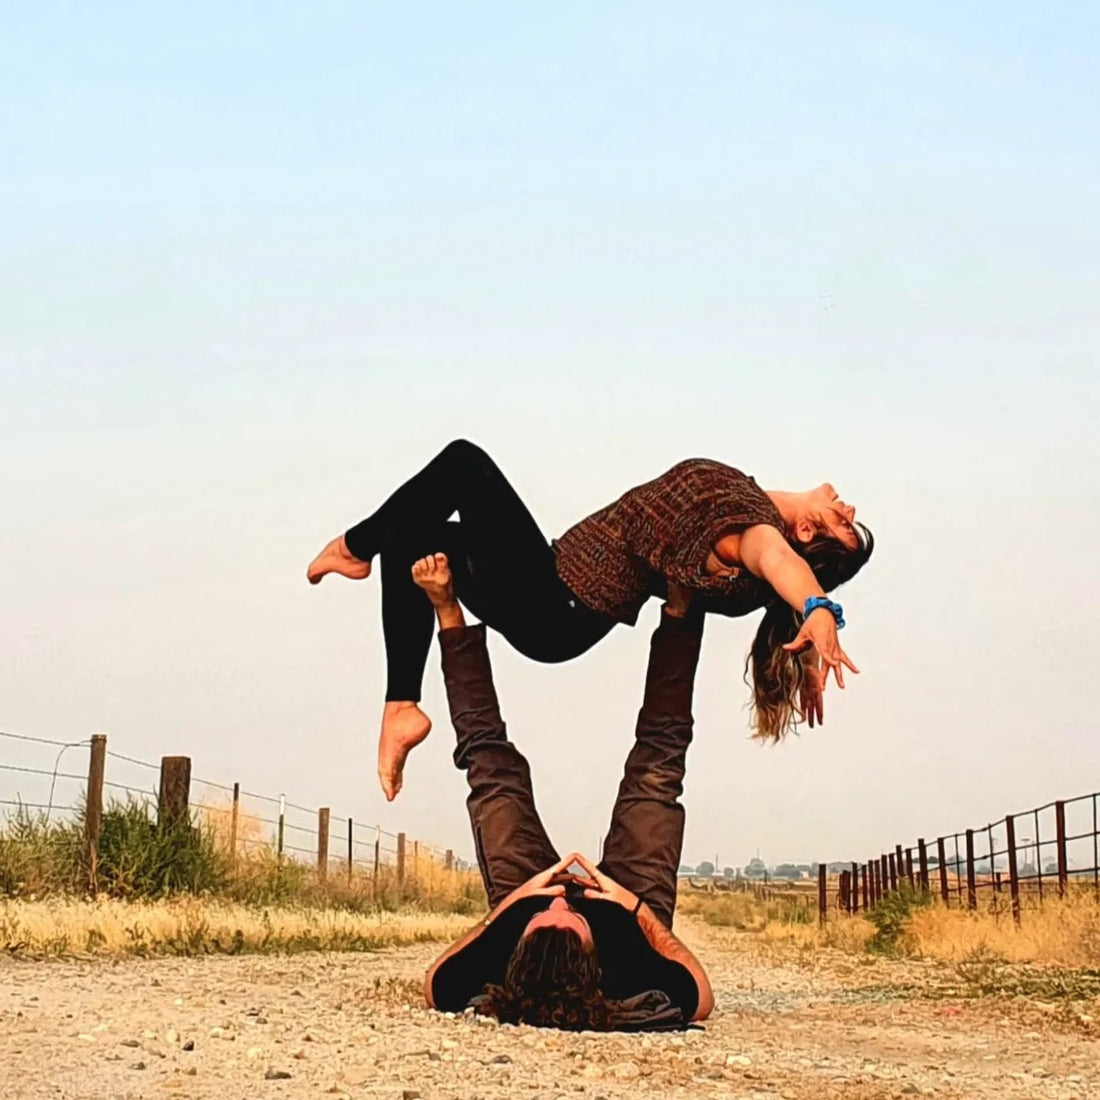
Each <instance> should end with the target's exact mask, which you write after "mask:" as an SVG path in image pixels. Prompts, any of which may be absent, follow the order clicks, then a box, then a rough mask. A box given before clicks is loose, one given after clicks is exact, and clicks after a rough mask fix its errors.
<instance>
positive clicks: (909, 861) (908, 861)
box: [905, 848, 917, 890]
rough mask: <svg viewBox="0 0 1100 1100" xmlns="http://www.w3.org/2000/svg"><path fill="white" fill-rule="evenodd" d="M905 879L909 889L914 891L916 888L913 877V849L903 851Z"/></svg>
mask: <svg viewBox="0 0 1100 1100" xmlns="http://www.w3.org/2000/svg"><path fill="white" fill-rule="evenodd" d="M905 877H906V878H907V879H908V880H909V889H910V890H915V889H916V887H917V882H916V879H915V878H914V877H913V849H912V848H906V849H905Z"/></svg>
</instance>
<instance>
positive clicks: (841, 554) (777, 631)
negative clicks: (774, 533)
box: [745, 523, 875, 742]
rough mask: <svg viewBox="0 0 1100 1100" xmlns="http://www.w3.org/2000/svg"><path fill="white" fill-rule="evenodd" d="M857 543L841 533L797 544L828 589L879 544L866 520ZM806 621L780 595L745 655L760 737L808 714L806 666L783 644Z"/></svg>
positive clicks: (790, 728)
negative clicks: (804, 706)
mask: <svg viewBox="0 0 1100 1100" xmlns="http://www.w3.org/2000/svg"><path fill="white" fill-rule="evenodd" d="M856 533H857V535H858V537H859V547H858V548H857V549H855V550H851V549H849V548H848V547H847V546H845V545H844V543H842V542H841V541H840V540H839V539H834V538H828V537H825V536H819V537H818V538H815V539H814V540H813V541H812V542H809V543H805V544H802V545H796V546H795V549H796V550H797V551H798V553H799V554H800V555H801V556H802V557H803V558H805V559H806V561H807V562H808V563H809V565H810V568H811V569H812V570H813V571H814V576H815V577H817V582H818V584H820V585H821V587H822V588H823V589H824V590H825V591H826V592H832V591H833V590H834V589H836V588H839V587H840V585H842V584H843V583H844V582H845V581H850V580H851V579H852V578H853V577H854V576H855V575H856V574H857V573H858V572H859V571H860V570H861V569H862V568H863V567H864V565H866V564H867V559H868V558H869V557H870V556H871V552H872V551H873V550H874V548H875V539H874V536H873V535H872V534H871V532H870V531H869V530H868V529H867V528H866V527H864V526H863V524H862V523H858V524H856ZM801 627H802V616H801V615H800V614H799V613H798V612H797V611H795V610H794V609H793V608H792V607H790V606H789V605H788V604H786V603H785V602H784V601H783V600H781V599H779V597H775V598H774V599H773V600H772V601H771V602H770V603H769V604H768V605H767V609H766V610H765V612H764V618H763V619H762V620H761V622H760V626H759V627H758V628H757V631H756V637H755V638H754V639H753V642H752V648H751V649H750V650H749V655H748V658H747V659H746V661H745V679H746V682H748V681H749V679H750V676H751V683H752V691H753V701H752V723H751V724H752V727H753V737H756V738H758V739H759V740H761V741H772V742H775V741H781V740H782V739H783V738H784V737H786V735H787V734H788V733H791V732H794V731H796V730H797V728H798V723H799V722H801V721H803V720H804V719H805V715H804V714H803V713H802V705H801V700H800V698H799V696H800V693H801V690H802V681H803V680H804V679H805V672H804V671H803V668H802V661H801V658H800V656H799V654H797V653H788V652H787V650H785V649H784V648H783V646H784V645H786V644H787V643H789V642H793V641H794V639H795V636H796V635H797V634H798V632H799V630H800V629H801Z"/></svg>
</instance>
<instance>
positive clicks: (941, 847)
mask: <svg viewBox="0 0 1100 1100" xmlns="http://www.w3.org/2000/svg"><path fill="white" fill-rule="evenodd" d="M936 859H938V860H939V861H940V897H941V898H942V899H943V903H944V905H950V904H951V888H950V886H949V885H948V882H947V846H946V844H945V843H944V839H943V837H942V836H939V837H936Z"/></svg>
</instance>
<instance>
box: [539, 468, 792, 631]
mask: <svg viewBox="0 0 1100 1100" xmlns="http://www.w3.org/2000/svg"><path fill="white" fill-rule="evenodd" d="M760 523H767V524H770V525H771V526H773V527H777V528H779V530H780V531H784V530H785V528H784V525H783V519H782V517H781V516H780V514H779V511H778V510H777V509H776V507H775V505H774V504H773V503H772V502H771V500H770V498H769V497H768V496H767V494H766V493H765V492H764V490H763V489H761V488H760V486H759V485H757V484H756V481H755V480H754V479H753V478H751V477H749V476H748V475H747V474H743V473H742V472H741V471H740V470H735V469H734V468H733V467H732V466H726V465H724V464H723V463H721V462H715V461H713V460H711V459H707V458H691V459H687V460H686V461H684V462H679V463H677V464H676V465H675V466H673V467H672V469H671V470H669V471H668V472H667V473H664V474H662V475H661V476H660V477H658V478H654V480H653V481H647V482H646V483H645V484H644V485H639V486H637V487H636V488H634V489H630V490H628V491H627V492H626V493H624V494H623V495H622V496H621V497H620V498H619V499H618V500H617V501H615V503H614V504H609V505H608V506H607V507H606V508H603V509H601V510H600V511H598V512H595V513H594V514H593V515H591V516H589V517H588V518H587V519H583V520H581V522H580V523H578V524H576V525H575V526H573V527H571V528H570V529H569V530H568V531H566V532H565V534H564V535H562V537H561V538H560V539H558V540H557V541H556V542H555V543H554V551H555V554H556V555H557V566H558V574H559V576H560V577H561V579H562V580H563V581H564V582H565V583H566V584H567V585H568V586H569V588H570V589H571V590H572V591H573V592H574V594H575V595H576V596H578V597H579V598H580V599H581V600H582V601H583V602H584V603H586V604H587V605H588V606H589V607H591V608H593V609H595V610H596V611H601V612H603V613H604V614H605V615H610V616H612V617H613V618H615V619H617V620H618V621H619V622H623V623H630V624H633V623H634V622H636V621H637V618H638V612H639V611H640V610H641V607H642V605H643V604H644V603H645V601H646V600H647V599H648V598H649V597H650V596H653V595H661V596H663V595H664V594H665V589H666V584H667V579H668V578H671V579H672V580H673V581H675V582H676V583H678V584H682V585H683V586H684V587H686V588H690V589H693V590H694V591H696V592H701V593H705V597H704V599H703V601H702V602H703V606H704V607H705V608H706V610H708V611H715V612H718V613H719V614H723V615H745V614H748V613H749V612H750V611H755V610H756V609H757V608H760V607H763V606H764V604H765V603H766V602H767V601H768V600H769V599H771V598H772V597H773V596H774V593H773V592H772V590H771V588H770V586H768V585H767V584H766V583H765V582H763V581H761V580H759V579H758V578H756V577H754V576H752V574H751V573H749V572H748V570H741V571H740V573H739V574H737V575H735V576H731V577H725V576H717V577H715V576H710V575H709V574H708V573H707V572H706V562H707V555H708V554H709V553H710V551H711V550H712V549H713V548H714V544H715V543H716V542H717V541H718V540H719V539H720V538H722V537H723V536H724V535H728V534H732V533H733V532H736V531H743V530H745V529H746V528H748V527H753V526H755V525H757V524H760Z"/></svg>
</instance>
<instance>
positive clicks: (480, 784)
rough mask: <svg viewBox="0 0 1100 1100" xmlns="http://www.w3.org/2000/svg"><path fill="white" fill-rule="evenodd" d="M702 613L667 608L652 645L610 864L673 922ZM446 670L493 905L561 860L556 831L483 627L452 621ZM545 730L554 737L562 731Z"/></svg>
mask: <svg viewBox="0 0 1100 1100" xmlns="http://www.w3.org/2000/svg"><path fill="white" fill-rule="evenodd" d="M701 639H702V616H698V617H694V616H692V617H689V618H685V619H674V618H672V617H671V616H669V615H667V614H666V613H665V612H663V611H662V613H661V624H660V626H659V627H658V628H657V630H656V631H655V632H654V634H653V640H652V642H651V645H650V657H649V669H648V672H647V675H646V686H645V698H644V701H643V704H642V709H641V712H640V714H639V716H638V724H637V729H636V734H635V736H636V739H635V742H634V746H633V748H632V749H631V750H630V755H629V756H628V757H627V761H626V769H625V773H624V775H623V779H622V782H621V783H620V785H619V794H618V798H617V799H616V801H615V808H614V810H613V812H612V815H611V827H610V830H609V831H608V834H607V840H606V841H605V843H604V851H603V861H602V863H601V864H600V869H601V870H602V871H603V872H604V873H605V874H607V875H609V876H610V877H611V878H613V879H615V881H616V882H618V883H620V884H621V885H623V886H625V887H626V888H627V889H628V890H630V891H631V892H633V893H635V894H637V895H638V896H639V897H641V898H643V899H644V900H645V901H646V902H647V903H648V904H649V906H650V908H651V909H652V910H653V912H654V913H655V914H656V915H657V917H658V918H659V919H660V920H661V921H662V922H663V923H664V924H665V925H666V926H669V927H671V925H672V916H673V912H674V910H675V908H676V872H677V869H678V868H679V865H680V852H681V848H682V847H683V838H684V809H683V806H681V805H680V801H679V799H680V795H681V794H682V793H683V779H684V766H685V757H686V753H687V747H688V745H689V744H690V743H691V736H692V715H691V702H692V694H693V688H694V683H695V667H696V664H697V663H698V659H699V648H700V644H701ZM439 641H440V645H441V647H442V651H443V673H444V678H445V680H446V683H447V698H448V701H449V703H450V708H451V720H452V722H453V723H454V728H455V733H456V734H457V736H458V744H457V746H456V748H455V754H454V759H455V764H456V765H457V766H458V767H459V768H463V769H465V771H466V774H467V778H468V779H469V784H470V794H469V796H468V798H467V800H466V804H467V806H468V808H469V812H470V824H471V825H472V826H473V832H474V845H475V849H476V851H477V861H478V866H479V867H480V869H481V877H482V879H483V880H484V883H485V889H486V892H487V893H488V895H489V904H490V905H492V906H495V905H497V904H498V903H499V902H501V901H502V900H503V899H504V898H505V897H506V896H507V895H508V894H509V893H511V891H512V890H514V889H515V888H516V887H517V886H520V885H522V884H523V883H524V882H526V881H527V880H528V879H529V878H531V877H532V876H533V875H535V874H537V873H538V872H539V871H542V870H545V869H546V868H547V867H550V866H552V865H553V864H554V863H556V862H557V861H558V859H559V856H558V853H557V851H556V850H555V848H554V846H553V844H551V843H550V838H549V837H548V836H547V835H546V830H545V829H544V828H543V825H542V821H541V820H540V818H539V815H538V810H537V809H536V808H535V798H534V792H533V790H532V787H531V769H530V767H529V766H528V763H527V761H526V759H525V758H524V757H523V755H522V753H520V751H519V750H518V749H517V748H516V747H515V745H513V744H512V742H511V741H509V740H508V735H507V732H506V730H505V726H504V720H503V719H502V718H501V714H500V707H499V704H498V702H497V695H496V690H495V688H494V686H493V676H492V669H491V667H490V664H489V653H488V650H487V649H486V646H485V628H484V627H483V626H473V627H462V628H458V629H452V630H443V631H441V632H440V634H439ZM552 733H553V731H552V730H546V731H544V736H550V735H552Z"/></svg>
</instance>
